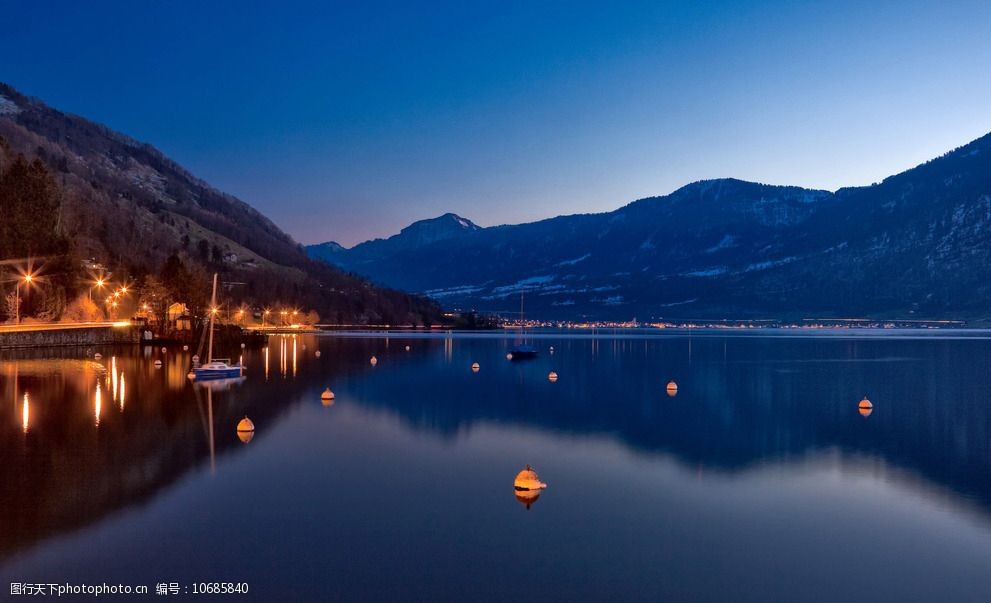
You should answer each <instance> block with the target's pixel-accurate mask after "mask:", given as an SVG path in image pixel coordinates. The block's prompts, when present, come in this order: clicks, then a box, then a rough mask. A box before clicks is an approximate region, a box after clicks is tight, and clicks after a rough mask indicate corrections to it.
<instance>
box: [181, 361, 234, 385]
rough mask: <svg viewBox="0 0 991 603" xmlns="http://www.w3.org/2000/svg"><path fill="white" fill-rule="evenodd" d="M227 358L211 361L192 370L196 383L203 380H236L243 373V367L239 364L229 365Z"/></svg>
mask: <svg viewBox="0 0 991 603" xmlns="http://www.w3.org/2000/svg"><path fill="white" fill-rule="evenodd" d="M230 362H231V361H230V359H229V358H217V359H216V360H211V361H210V362H207V363H206V364H204V365H202V366H200V367H199V368H194V369H193V374H194V375H195V376H196V380H197V381H203V380H204V379H236V378H237V377H240V376H241V373H242V372H244V367H242V366H241V365H240V364H235V365H231V364H230Z"/></svg>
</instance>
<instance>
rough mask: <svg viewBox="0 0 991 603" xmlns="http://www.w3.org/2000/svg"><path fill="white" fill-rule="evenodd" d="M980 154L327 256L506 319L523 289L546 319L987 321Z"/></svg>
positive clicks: (983, 156)
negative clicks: (873, 175) (675, 316)
mask: <svg viewBox="0 0 991 603" xmlns="http://www.w3.org/2000/svg"><path fill="white" fill-rule="evenodd" d="M989 149H991V134H987V135H984V136H981V137H979V138H977V139H975V140H973V141H971V142H969V143H967V144H965V145H961V146H960V147H957V148H956V149H953V150H951V151H949V152H947V153H944V154H943V155H941V156H940V157H936V158H934V159H931V160H929V161H927V162H925V163H922V164H920V165H918V166H916V167H914V168H911V169H909V170H905V171H903V172H901V173H899V174H894V175H891V176H889V177H887V178H885V179H884V180H882V181H881V182H878V183H875V184H872V185H869V186H861V187H844V188H840V189H837V190H836V191H835V192H830V191H825V190H816V189H807V188H802V187H796V186H787V185H768V184H761V183H754V182H747V181H745V180H739V179H735V178H724V179H710V180H702V181H697V182H692V183H689V184H686V185H685V186H682V187H680V188H678V189H676V190H674V191H672V192H671V193H669V194H667V195H661V196H654V197H645V198H642V199H637V200H635V201H632V202H630V203H627V204H625V205H623V206H621V207H619V208H617V209H615V210H612V211H609V212H602V213H596V214H572V215H564V216H557V217H554V218H548V219H545V220H540V221H536V222H530V223H524V224H517V225H502V226H495V227H489V228H482V229H479V230H477V231H472V232H470V233H466V234H464V236H461V237H457V238H455V239H449V240H442V241H434V242H430V243H428V244H425V245H422V246H418V247H414V248H409V249H405V250H403V253H402V254H395V255H391V256H388V255H386V256H381V257H376V258H367V257H366V258H360V260H361V261H358V259H357V258H355V257H354V256H351V255H350V254H349V252H344V253H341V254H337V255H335V256H334V258H333V260H331V261H334V262H336V263H337V264H338V265H339V266H341V267H342V268H344V269H348V270H354V271H355V272H357V273H359V274H363V275H365V276H368V277H369V278H371V279H372V280H374V281H376V282H381V283H386V284H389V285H391V286H396V287H399V288H403V289H407V290H411V291H418V292H423V293H425V294H427V295H429V296H432V297H433V298H435V299H438V300H442V301H443V302H444V303H446V304H450V305H455V306H460V307H473V308H478V309H482V310H488V311H506V312H508V313H511V312H512V307H511V304H509V303H508V299H509V298H510V297H512V296H513V295H516V296H518V295H519V293H520V292H526V293H527V294H528V302H527V306H528V313H532V315H534V316H543V317H548V318H550V317H557V318H560V317H566V318H579V317H590V318H622V317H625V318H630V317H633V316H639V317H641V318H659V317H665V316H671V315H672V310H671V309H672V308H676V309H677V312H678V313H679V314H680V315H681V316H686V315H690V316H698V317H717V316H721V317H740V318H744V317H787V316H791V317H795V316H801V315H803V314H805V313H810V312H811V313H814V314H816V315H822V316H844V315H849V314H850V313H860V314H865V315H878V316H893V315H899V316H905V317H911V316H918V315H920V314H933V315H943V314H947V313H949V314H952V315H955V316H956V315H960V316H967V317H983V316H985V315H986V311H985V310H984V308H985V307H987V306H988V304H991V290H989V287H988V286H987V285H985V284H984V282H987V281H986V280H981V278H983V277H984V276H986V277H987V279H991V271H989V270H988V269H987V268H985V267H984V266H986V265H987V263H988V262H991V235H989V234H988V233H989V232H991V230H989V229H991V177H989V175H988V174H989V173H991V152H988V151H989ZM986 207H988V210H987V211H986V212H985V211H984V209H985V208H986ZM357 247H360V245H358V246H356V248H357ZM308 251H310V252H311V253H312V248H310V249H308ZM978 258H984V259H987V260H988V262H983V263H982V261H979V259H978ZM978 275H982V277H981V278H978ZM951 277H952V278H951ZM964 292H966V295H964V294H963V293H964Z"/></svg>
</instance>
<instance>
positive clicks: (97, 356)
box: [93, 352, 103, 360]
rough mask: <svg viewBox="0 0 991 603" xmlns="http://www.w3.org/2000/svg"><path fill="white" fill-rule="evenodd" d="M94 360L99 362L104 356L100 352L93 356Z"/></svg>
mask: <svg viewBox="0 0 991 603" xmlns="http://www.w3.org/2000/svg"><path fill="white" fill-rule="evenodd" d="M93 358H94V359H96V360H99V359H100V358H103V354H101V353H100V352H97V353H95V354H93Z"/></svg>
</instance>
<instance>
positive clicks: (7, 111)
mask: <svg viewBox="0 0 991 603" xmlns="http://www.w3.org/2000/svg"><path fill="white" fill-rule="evenodd" d="M20 112H21V108H20V107H18V106H17V103H15V102H14V101H12V100H10V99H9V98H7V97H6V96H3V95H2V94H0V115H17V114H18V113H20Z"/></svg>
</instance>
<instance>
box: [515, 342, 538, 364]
mask: <svg viewBox="0 0 991 603" xmlns="http://www.w3.org/2000/svg"><path fill="white" fill-rule="evenodd" d="M509 357H510V358H509V359H510V360H525V359H527V358H536V357H537V348H535V347H533V346H532V345H530V344H527V343H521V344H519V345H514V346H513V347H512V349H510V350H509Z"/></svg>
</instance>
